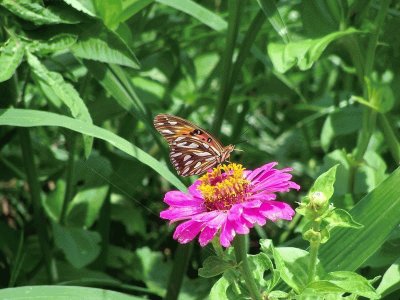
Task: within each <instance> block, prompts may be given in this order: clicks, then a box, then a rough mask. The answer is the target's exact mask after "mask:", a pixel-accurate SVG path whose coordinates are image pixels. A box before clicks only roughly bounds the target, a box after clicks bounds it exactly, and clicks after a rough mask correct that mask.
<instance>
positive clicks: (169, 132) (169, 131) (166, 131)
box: [161, 129, 173, 134]
mask: <svg viewBox="0 0 400 300" xmlns="http://www.w3.org/2000/svg"><path fill="white" fill-rule="evenodd" d="M161 132H162V133H166V134H173V132H172V131H171V130H169V129H164V130H161Z"/></svg>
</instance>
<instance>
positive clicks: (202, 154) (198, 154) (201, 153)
mask: <svg viewBox="0 0 400 300" xmlns="http://www.w3.org/2000/svg"><path fill="white" fill-rule="evenodd" d="M194 154H195V155H197V156H209V155H210V153H208V152H195V153H194Z"/></svg>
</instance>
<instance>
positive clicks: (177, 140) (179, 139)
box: [175, 136, 185, 142]
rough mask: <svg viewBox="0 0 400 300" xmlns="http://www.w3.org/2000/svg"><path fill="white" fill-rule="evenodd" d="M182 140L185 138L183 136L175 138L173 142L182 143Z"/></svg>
mask: <svg viewBox="0 0 400 300" xmlns="http://www.w3.org/2000/svg"><path fill="white" fill-rule="evenodd" d="M184 138H185V137H184V136H180V137H177V138H176V139H175V142H179V141H182V140H183V139H184Z"/></svg>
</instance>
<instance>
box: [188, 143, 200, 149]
mask: <svg viewBox="0 0 400 300" xmlns="http://www.w3.org/2000/svg"><path fill="white" fill-rule="evenodd" d="M198 147H199V145H198V144H196V143H191V144H190V145H189V146H188V148H191V149H193V148H198Z"/></svg>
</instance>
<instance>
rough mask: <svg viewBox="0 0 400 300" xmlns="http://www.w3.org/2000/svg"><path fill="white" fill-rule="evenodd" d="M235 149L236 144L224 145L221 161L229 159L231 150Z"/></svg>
mask: <svg viewBox="0 0 400 300" xmlns="http://www.w3.org/2000/svg"><path fill="white" fill-rule="evenodd" d="M234 149H235V145H228V146H226V147H224V150H223V151H222V153H221V162H224V161H226V160H228V158H229V156H230V155H231V152H232V151H233V150H234Z"/></svg>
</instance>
